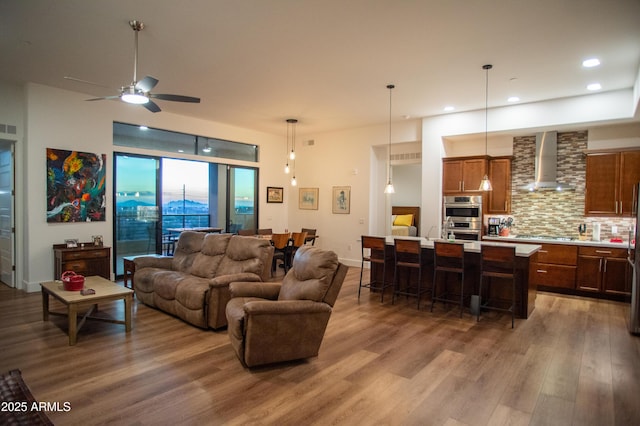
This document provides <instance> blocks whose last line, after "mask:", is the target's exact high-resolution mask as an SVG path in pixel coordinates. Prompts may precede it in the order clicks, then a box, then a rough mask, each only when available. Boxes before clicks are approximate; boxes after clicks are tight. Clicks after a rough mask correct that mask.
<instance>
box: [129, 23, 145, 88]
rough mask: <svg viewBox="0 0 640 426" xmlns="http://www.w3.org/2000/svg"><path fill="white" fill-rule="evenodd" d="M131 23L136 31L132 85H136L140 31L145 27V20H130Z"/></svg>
mask: <svg viewBox="0 0 640 426" xmlns="http://www.w3.org/2000/svg"><path fill="white" fill-rule="evenodd" d="M129 25H130V26H131V29H133V32H134V33H135V39H134V45H133V82H132V83H131V86H135V85H136V83H137V82H138V33H139V32H140V31H142V30H143V29H144V22H142V21H138V20H135V19H134V20H132V21H129Z"/></svg>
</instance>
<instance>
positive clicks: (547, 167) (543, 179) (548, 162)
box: [520, 132, 573, 191]
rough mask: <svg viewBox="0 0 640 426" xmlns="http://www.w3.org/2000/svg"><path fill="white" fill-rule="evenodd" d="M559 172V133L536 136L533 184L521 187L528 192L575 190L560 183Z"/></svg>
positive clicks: (544, 133)
mask: <svg viewBox="0 0 640 426" xmlns="http://www.w3.org/2000/svg"><path fill="white" fill-rule="evenodd" d="M557 171H558V132H543V133H537V134H536V158H535V172H534V180H533V182H531V183H529V184H527V185H525V186H523V187H521V188H520V189H522V190H526V191H542V190H546V191H563V190H571V189H573V188H572V187H571V186H569V185H567V184H564V183H559V182H558V180H557Z"/></svg>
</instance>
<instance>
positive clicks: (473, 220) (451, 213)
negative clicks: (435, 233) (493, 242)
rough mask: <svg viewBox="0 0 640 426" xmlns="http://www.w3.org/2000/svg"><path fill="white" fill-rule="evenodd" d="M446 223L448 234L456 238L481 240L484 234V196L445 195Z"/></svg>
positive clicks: (445, 228)
mask: <svg viewBox="0 0 640 426" xmlns="http://www.w3.org/2000/svg"><path fill="white" fill-rule="evenodd" d="M443 210H444V212H443V213H444V215H443V216H444V225H443V229H444V231H445V232H446V235H447V236H451V235H453V237H454V238H455V239H456V240H474V241H479V240H480V237H481V235H482V196H481V195H456V196H447V197H444V203H443Z"/></svg>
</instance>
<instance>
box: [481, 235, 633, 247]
mask: <svg viewBox="0 0 640 426" xmlns="http://www.w3.org/2000/svg"><path fill="white" fill-rule="evenodd" d="M482 240H483V241H500V242H505V243H507V242H508V243H535V244H542V243H544V244H564V245H575V246H588V247H609V248H621V249H627V248H629V241H628V240H623V242H621V243H612V242H610V241H608V240H607V241H605V240H603V241H591V240H585V241H581V240H578V239H553V238H516V236H515V235H510V236H508V237H490V236H487V235H485V236H483V237H482ZM631 248H632V249H633V248H635V245H634V244H631Z"/></svg>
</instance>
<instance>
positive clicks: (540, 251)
mask: <svg viewBox="0 0 640 426" xmlns="http://www.w3.org/2000/svg"><path fill="white" fill-rule="evenodd" d="M538 253H549V252H548V251H547V250H538Z"/></svg>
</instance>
